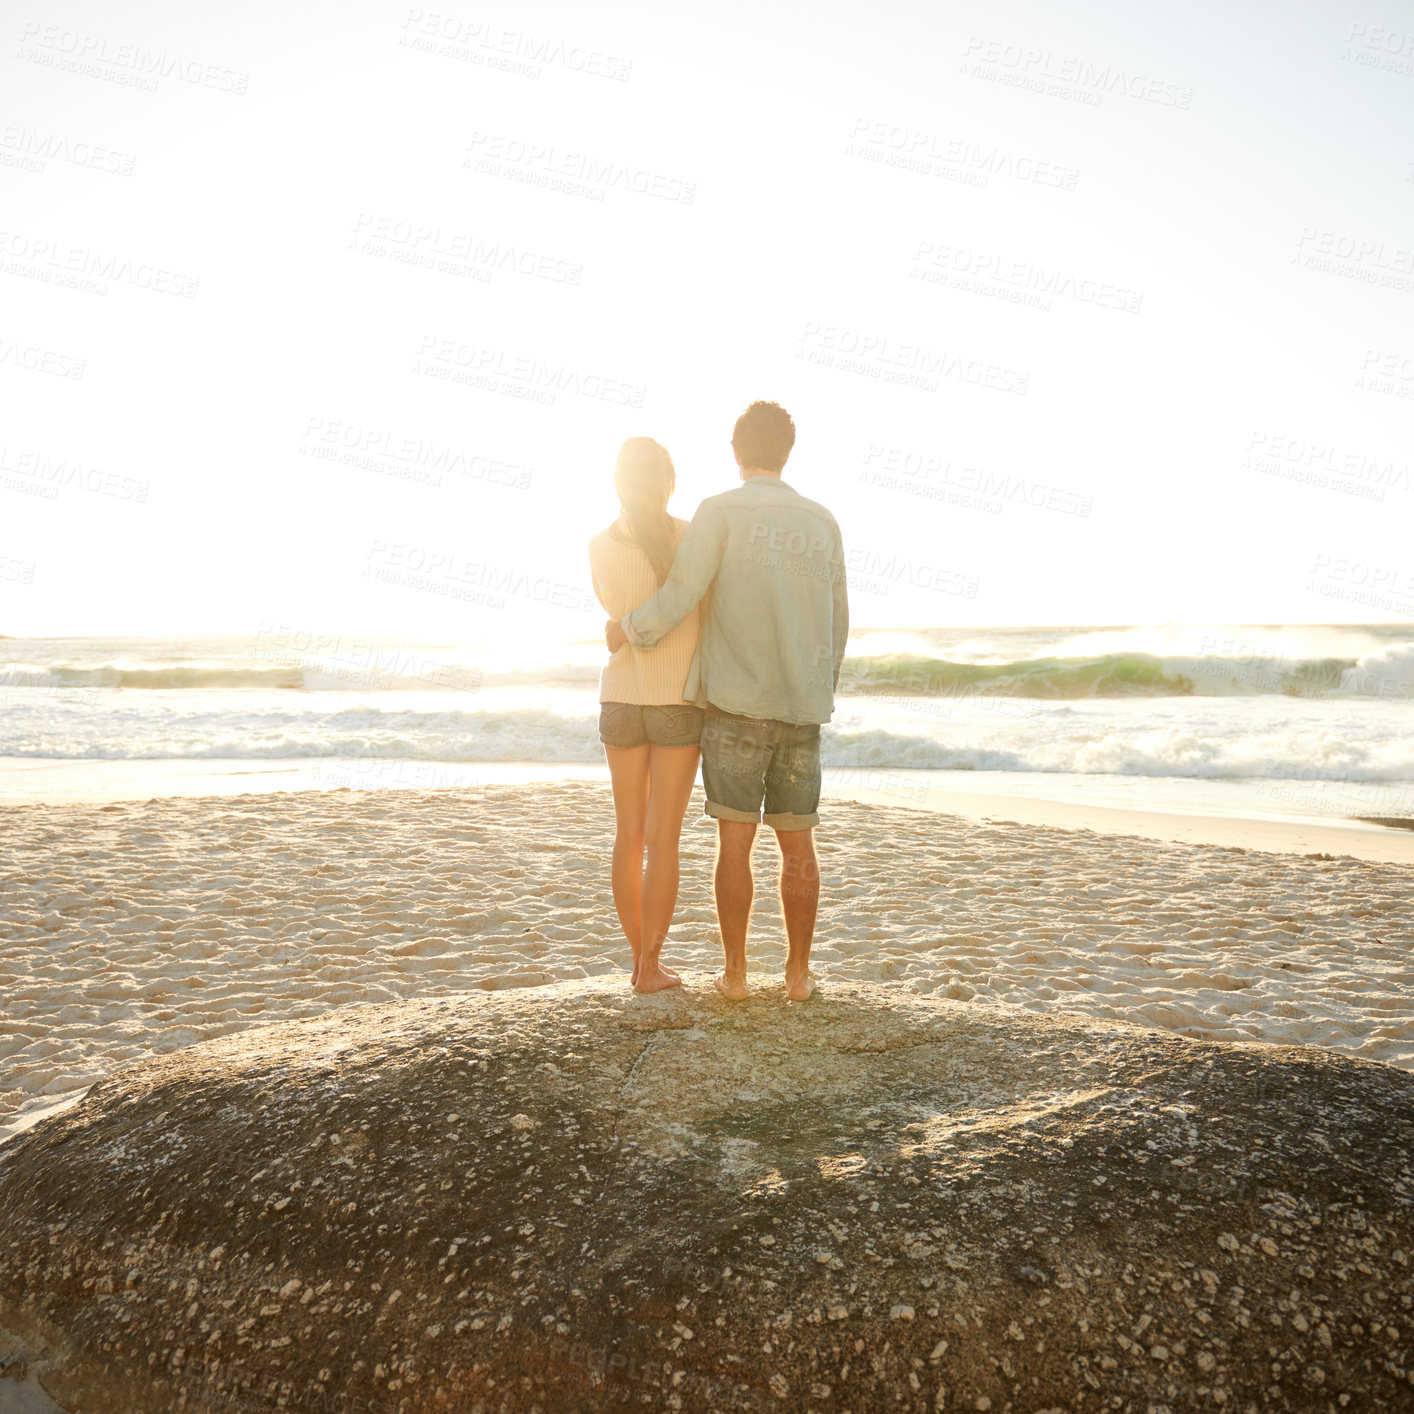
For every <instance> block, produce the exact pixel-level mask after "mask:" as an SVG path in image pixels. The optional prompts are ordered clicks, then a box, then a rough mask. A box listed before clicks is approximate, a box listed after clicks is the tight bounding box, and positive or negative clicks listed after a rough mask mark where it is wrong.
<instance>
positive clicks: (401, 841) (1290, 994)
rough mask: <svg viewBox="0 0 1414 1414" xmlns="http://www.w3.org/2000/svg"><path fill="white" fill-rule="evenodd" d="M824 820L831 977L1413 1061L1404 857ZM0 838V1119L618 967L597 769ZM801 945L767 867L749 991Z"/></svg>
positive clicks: (169, 806)
mask: <svg viewBox="0 0 1414 1414" xmlns="http://www.w3.org/2000/svg"><path fill="white" fill-rule="evenodd" d="M700 809H701V802H700V796H695V798H694V802H693V804H692V805H691V806H690V807H689V814H688V824H687V827H686V828H685V830H684V840H683V843H684V851H683V856H684V857H683V888H682V895H681V900H680V905H679V911H678V924H677V927H676V928H675V930H674V935H673V937H672V938H671V939H670V941H669V945H668V948H667V949H666V951H665V958H668V959H670V960H671V962H672V963H674V964H675V965H677V966H679V967H681V968H685V969H686V976H687V979H688V983H689V985H691V986H703V985H705V984H706V982H707V980H708V978H709V976H710V974H711V971H712V970H713V969H714V968H715V967H716V966H717V964H718V962H719V957H720V953H719V946H718V943H717V940H716V933H715V928H714V924H713V914H712V905H711V895H710V863H711V858H712V849H713V837H712V834H711V831H710V829H709V828H708V825H707V822H705V821H704V820H703V819H702V818H701V816H700ZM827 812H828V813H827V815H826V817H825V823H824V825H823V826H822V828H821V831H820V835H819V846H820V853H821V858H822V866H823V869H824V887H823V895H822V900H821V916H820V927H819V931H818V934H817V941H816V949H815V955H814V965H815V967H816V970H817V971H818V972H819V973H820V974H821V976H822V978H823V985H825V986H826V987H828V985H829V979H830V978H831V977H832V976H833V977H846V978H857V979H869V980H875V981H885V982H892V983H894V984H896V985H897V986H899V987H900V988H904V989H908V990H910V991H913V992H919V993H937V994H939V995H942V996H947V997H953V998H971V999H976V1000H980V1001H986V1002H990V1003H995V1004H997V1005H999V1006H1011V1007H1024V1008H1028V1009H1032V1010H1042V1009H1051V1008H1058V1009H1062V1010H1065V1011H1069V1012H1074V1013H1078V1014H1082V1015H1087V1016H1098V1017H1109V1018H1117V1019H1120V1020H1125V1021H1131V1022H1137V1023H1139V1024H1141V1025H1151V1026H1155V1027H1161V1028H1166V1029H1168V1030H1171V1031H1174V1032H1176V1033H1178V1034H1181V1035H1186V1036H1200V1037H1207V1038H1214V1039H1232V1040H1238V1039H1242V1040H1246V1039H1258V1040H1265V1041H1278V1042H1294V1043H1300V1044H1308V1045H1319V1046H1327V1047H1331V1048H1333V1049H1336V1050H1340V1051H1345V1052H1349V1053H1353V1054H1356V1055H1360V1056H1364V1057H1367V1058H1369V1059H1373V1060H1380V1061H1385V1062H1388V1063H1391V1064H1394V1065H1399V1066H1403V1067H1414V962H1411V959H1410V941H1411V930H1410V926H1409V915H1408V890H1409V883H1410V878H1411V875H1410V871H1409V870H1408V869H1407V868H1406V867H1402V866H1400V865H1396V864H1385V863H1376V862H1372V861H1368V860H1361V859H1357V858H1354V857H1351V856H1348V855H1342V856H1336V857H1332V858H1319V859H1318V858H1304V857H1302V856H1300V855H1298V854H1292V853H1266V852H1261V851H1257V850H1247V849H1241V848H1232V847H1219V846H1206V845H1195V844H1187V843H1177V842H1164V841H1159V840H1153V839H1145V838H1139V837H1135V836H1125V835H1116V834H1107V833H1100V832H1091V831H1088V830H1078V829H1061V828H1056V827H1051V826H1045V825H1037V824H1030V823H1021V822H1005V823H1003V822H994V823H987V822H985V821H983V820H979V819H972V818H966V817H963V816H954V815H947V814H941V813H933V812H922V811H914V810H904V809H897V808H889V807H886V806H880V805H871V804H864V803H859V802H851V801H834V802H830V803H829V805H828V807H827ZM0 832H3V836H4V839H5V844H6V848H5V851H4V866H3V873H0V937H3V939H4V950H3V962H0V994H3V998H4V1014H5V1030H4V1036H3V1039H2V1040H0V1048H2V1049H0V1134H3V1133H7V1132H12V1131H13V1129H14V1128H15V1127H16V1125H17V1123H23V1121H24V1120H25V1118H26V1117H28V1118H32V1117H33V1116H34V1115H35V1114H36V1113H37V1112H38V1111H39V1110H40V1108H41V1107H44V1108H47V1107H49V1106H51V1105H53V1104H55V1103H58V1102H62V1101H64V1100H65V1099H67V1098H71V1097H77V1095H78V1094H80V1093H82V1091H83V1090H84V1089H86V1088H87V1087H88V1086H89V1085H91V1084H93V1083H94V1082H95V1081H96V1080H98V1079H100V1078H101V1077H103V1076H105V1075H107V1074H109V1073H111V1072H112V1071H114V1070H115V1069H117V1068H119V1067H121V1066H123V1065H125V1064H128V1063H130V1062H133V1061H138V1060H141V1059H143V1058H144V1057H147V1056H151V1055H155V1054H161V1053H165V1052H168V1051H171V1050H174V1049H176V1048H178V1047H181V1046H186V1045H190V1044H192V1043H194V1042H197V1041H201V1040H204V1039H206V1038H208V1037H213V1036H221V1035H226V1034H229V1033H232V1032H236V1031H240V1030H243V1029H245V1028H248V1027H252V1026H258V1025H260V1024H262V1023H265V1022H269V1021H275V1020H286V1019H290V1018H296V1017H309V1016H317V1015H321V1014H324V1013H326V1012H328V1011H330V1010H331V1009H333V1008H336V1007H344V1006H356V1005H359V1004H361V1003H369V1002H381V1001H389V1000H392V999H395V998H400V997H425V996H438V995H447V994H449V993H455V992H459V991H465V990H468V989H478V988H479V989H485V990H494V989H497V988H503V987H529V986H536V985H538V984H541V983H545V982H549V981H553V980H559V979H567V978H576V977H585V976H597V975H601V974H606V973H613V972H616V971H625V974H626V968H627V964H628V950H627V948H626V946H625V945H624V944H623V942H622V939H621V937H620V935H619V932H618V926H617V923H616V920H615V918H614V914H613V908H612V903H611V900H610V896H609V888H608V871H607V868H606V864H605V861H606V859H607V854H608V848H609V844H610V840H611V833H612V820H611V814H610V808H609V798H608V792H607V789H606V788H605V787H603V786H600V785H597V784H593V783H588V782H562V783H539V784H535V785H523V786H499V787H488V788H485V789H482V790H467V791H452V790H448V791H376V792H352V791H339V792H301V793H290V794H283V795H261V796H237V797H222V798H171V799H161V800H151V801H148V802H146V803H137V802H127V803H111V804H108V805H93V804H50V805H28V806H24V807H10V808H6V809H5V810H3V811H0ZM768 846H769V847H768ZM758 850H759V856H758V857H759V858H761V859H764V860H770V859H771V858H772V856H773V855H774V853H775V851H774V845H773V844H771V842H770V841H769V840H763V841H761V842H760V843H759V844H758ZM783 960H784V949H783V944H782V940H781V934H780V926H779V915H778V907H777V904H776V901H775V899H774V897H773V886H772V885H771V883H770V882H769V881H766V882H763V883H762V884H761V886H759V887H758V893H757V907H756V913H755V915H754V920H753V944H752V947H751V968H752V973H751V977H750V979H749V980H750V981H751V984H752V985H753V986H754V987H757V988H773V987H774V988H779V986H780V978H781V969H782V963H783ZM625 986H627V977H626V975H625Z"/></svg>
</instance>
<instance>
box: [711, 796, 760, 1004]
mask: <svg viewBox="0 0 1414 1414" xmlns="http://www.w3.org/2000/svg"><path fill="white" fill-rule="evenodd" d="M755 839H756V826H755V825H747V824H743V823H742V822H741V821H739V820H718V821H717V868H716V872H715V873H714V875H713V878H712V884H713V889H714V891H715V893H716V899H717V927H718V928H719V929H720V930H721V933H722V954H723V957H724V958H725V964H724V966H723V969H722V975H721V976H720V977H718V978H717V980H716V983H715V986H716V988H717V990H718V991H719V992H720V993H721V994H722V995H723V996H724V997H728V998H730V999H731V1000H732V1001H734V1002H739V1001H744V1000H745V998H746V929H747V924H748V923H749V922H750V920H751V900H752V897H753V895H754V892H755V890H754V885H753V883H752V879H751V845H752V842H753V841H754V840H755Z"/></svg>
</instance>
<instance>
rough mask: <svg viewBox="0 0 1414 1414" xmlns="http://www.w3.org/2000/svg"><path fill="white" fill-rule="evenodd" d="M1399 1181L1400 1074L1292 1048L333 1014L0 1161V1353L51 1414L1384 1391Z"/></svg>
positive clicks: (893, 1014)
mask: <svg viewBox="0 0 1414 1414" xmlns="http://www.w3.org/2000/svg"><path fill="white" fill-rule="evenodd" d="M1411 1164H1414V1076H1410V1075H1409V1074H1407V1073H1405V1072H1403V1071H1399V1070H1396V1069H1393V1068H1391V1067H1386V1066H1382V1065H1379V1064H1375V1063H1370V1062H1365V1061H1360V1060H1357V1059H1353V1058H1350V1057H1343V1056H1339V1055H1336V1054H1333V1053H1329V1052H1324V1051H1318V1050H1306V1049H1301V1048H1276V1047H1270V1046H1262V1045H1255V1044H1254V1045H1224V1044H1218V1043H1208V1042H1197V1041H1189V1040H1184V1039H1181V1038H1179V1037H1175V1036H1173V1035H1170V1034H1166V1033H1163V1032H1156V1031H1147V1030H1141V1029H1138V1028H1135V1027H1131V1026H1127V1025H1124V1024H1121V1023H1114V1022H1103V1021H1095V1020H1088V1019H1080V1018H1076V1017H1071V1016H1065V1015H1062V1014H1059V1013H1057V1014H1051V1015H1047V1016H1037V1015H1034V1014H1031V1013H1026V1012H1020V1011H1009V1010H1006V1009H1003V1008H998V1007H993V1006H983V1005H979V1004H975V1003H963V1002H950V1001H943V1000H934V999H926V998H923V999H920V998H911V997H907V996H904V995H900V994H898V993H895V992H892V991H890V990H889V989H887V988H884V987H879V986H872V985H865V984H838V985H836V986H833V987H831V989H830V991H829V992H828V994H822V995H819V996H817V997H816V998H815V999H814V1000H812V1001H811V1002H810V1003H808V1004H806V1005H805V1006H801V1007H793V1008H786V1007H784V1006H783V1005H782V1003H781V1001H780V999H779V994H777V995H775V996H762V997H760V998H757V999H754V1000H753V1001H751V1002H750V1003H747V1004H745V1005H743V1006H740V1007H732V1006H731V1005H729V1004H727V1003H725V1002H723V1001H721V1000H720V999H718V998H717V997H716V996H715V995H714V994H712V993H711V992H710V991H709V990H706V989H704V988H703V987H702V986H701V985H700V983H699V984H698V985H695V986H693V987H692V988H691V989H690V990H684V991H682V992H679V993H676V994H665V995H663V996H660V997H656V998H651V999H646V998H635V997H633V996H631V995H630V994H629V993H627V991H626V990H625V988H624V985H623V981H622V979H617V978H616V979H612V980H611V979H594V980H590V981H584V982H570V983H561V984H556V985H554V986H550V987H538V988H531V989H525V990H518V991H507V992H499V993H492V994H489V995H475V996H468V997H465V998H455V999H448V1000H438V1001H426V1002H401V1003H396V1004H392V1005H385V1006H373V1007H360V1008H351V1009H349V1010H346V1011H343V1012H340V1013H337V1014H335V1015H333V1016H330V1017H327V1018H323V1019H320V1020H316V1021H308V1022H289V1023H280V1024H278V1025H273V1026H269V1027H265V1028H261V1029H259V1030H255V1031H250V1032H246V1033H243V1034H241V1035H238V1036H232V1037H228V1038H224V1039H221V1040H217V1041H213V1042H209V1043H206V1044H203V1045H199V1046H195V1047H191V1048H189V1049H186V1050H183V1051H180V1052H177V1053H174V1054H173V1055H171V1056H168V1057H164V1058H161V1059H158V1060H154V1061H150V1062H146V1063H143V1064H142V1065H139V1066H134V1067H131V1068H129V1069H127V1070H125V1071H122V1072H120V1073H118V1074H117V1075H116V1076H114V1077H112V1078H110V1079H108V1080H106V1081H104V1082H103V1083H102V1084H100V1085H98V1086H96V1087H95V1088H94V1089H93V1091H92V1092H91V1093H90V1094H89V1096H88V1097H87V1099H86V1100H85V1101H84V1102H83V1103H82V1104H81V1105H80V1106H79V1107H78V1108H76V1109H74V1110H72V1111H70V1112H68V1113H66V1114H63V1115H60V1116H57V1117H54V1118H52V1119H49V1120H47V1121H45V1122H43V1123H42V1124H40V1125H39V1126H37V1127H36V1128H35V1129H34V1130H32V1131H30V1132H29V1133H27V1134H24V1135H22V1136H20V1137H19V1138H17V1139H15V1140H13V1141H11V1142H10V1143H9V1144H7V1145H5V1146H4V1147H3V1148H0V1326H3V1327H4V1331H5V1332H6V1333H7V1334H4V1335H0V1366H3V1365H4V1363H5V1361H6V1359H7V1358H8V1359H9V1361H10V1366H11V1368H14V1369H19V1368H20V1367H21V1366H23V1367H24V1368H25V1369H26V1370H27V1371H28V1373H29V1375H30V1376H31V1377H32V1376H34V1375H38V1377H39V1379H40V1380H41V1382H42V1384H43V1386H44V1387H45V1389H47V1390H48V1392H49V1394H50V1395H52V1396H53V1398H54V1399H55V1400H57V1401H58V1403H59V1405H60V1406H61V1407H62V1408H63V1409H66V1410H71V1411H85V1414H87V1412H88V1411H95V1414H96V1412H97V1411H113V1414H144V1412H145V1411H154V1412H155V1411H170V1410H200V1411H205V1410H219V1409H230V1408H233V1407H240V1408H244V1409H248V1410H260V1409H275V1408H286V1409H290V1410H296V1411H302V1410H328V1411H344V1414H354V1411H364V1412H365V1414H367V1411H384V1410H386V1411H394V1410H397V1411H407V1414H412V1411H422V1410H448V1411H458V1414H460V1411H468V1412H469V1414H470V1412H471V1411H484V1414H492V1411H501V1410H504V1411H533V1410H540V1411H544V1414H558V1411H566V1410H580V1409H585V1410H588V1409H599V1408H607V1407H621V1406H628V1407H652V1408H657V1409H681V1410H685V1411H694V1410H703V1411H707V1410H738V1409H741V1410H747V1409H751V1410H757V1409H759V1410H780V1411H787V1410H805V1409H818V1410H829V1411H836V1414H839V1411H853V1414H862V1411H866V1410H876V1409H878V1410H882V1409H888V1410H903V1409H906V1410H926V1411H937V1410H943V1409H946V1410H955V1409H966V1410H974V1409H975V1410H985V1409H991V1410H996V1411H1005V1410H1016V1411H1026V1414H1039V1412H1040V1411H1066V1414H1070V1411H1081V1410H1099V1409H1130V1410H1155V1411H1158V1410H1165V1409H1167V1410H1170V1411H1172V1414H1184V1411H1189V1410H1204V1409H1213V1410H1224V1411H1232V1410H1241V1411H1245V1410H1248V1409H1276V1408H1280V1409H1284V1410H1313V1411H1314V1410H1321V1411H1324V1410H1327V1409H1330V1410H1336V1409H1339V1408H1342V1407H1353V1408H1376V1407H1384V1408H1391V1409H1396V1408H1414V1371H1411V1365H1414V1356H1412V1355H1411V1338H1410V1333H1411V1329H1414V1309H1411V1305H1414V1279H1412V1278H1411V1273H1410V1266H1409V1256H1408V1253H1409V1252H1410V1251H1411V1250H1414V1222H1411V1210H1410V1204H1411V1200H1412V1199H1414V1172H1411ZM5 1383H6V1381H5V1380H3V1379H0V1387H3V1386H4V1384H5ZM1342 1395H1348V1396H1350V1399H1349V1400H1342V1398H1341V1396H1342Z"/></svg>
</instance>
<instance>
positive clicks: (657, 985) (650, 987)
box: [633, 967, 682, 996]
mask: <svg viewBox="0 0 1414 1414" xmlns="http://www.w3.org/2000/svg"><path fill="white" fill-rule="evenodd" d="M681 986H682V978H681V977H679V976H678V975H677V973H676V972H673V971H672V970H671V969H669V968H666V967H654V968H651V969H650V968H646V967H645V968H644V969H643V970H642V971H641V972H640V973H639V974H638V980H637V981H636V982H634V984H633V990H634V991H635V992H642V993H643V994H644V995H645V996H646V995H648V994H650V993H652V992H666V991H667V990H668V988H669V987H681Z"/></svg>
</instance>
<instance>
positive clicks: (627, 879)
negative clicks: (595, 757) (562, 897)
mask: <svg viewBox="0 0 1414 1414" xmlns="http://www.w3.org/2000/svg"><path fill="white" fill-rule="evenodd" d="M651 750H653V748H652V747H650V746H648V745H646V744H645V745H643V746H632V747H628V748H624V747H619V746H606V747H605V748H604V755H605V756H607V757H608V758H609V780H610V781H611V782H612V783H613V787H614V859H613V866H612V868H611V870H610V875H609V877H610V880H611V882H612V885H613V890H614V908H615V910H616V911H617V913H618V915H619V926H620V927H621V928H622V929H623V930H624V937H625V938H627V939H628V945H629V948H630V949H631V950H632V952H633V981H634V983H637V981H638V972H639V965H640V961H641V952H642V945H641V936H642V928H643V826H644V820H645V818H646V817H647V814H648V753H649V752H650V751H651Z"/></svg>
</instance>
